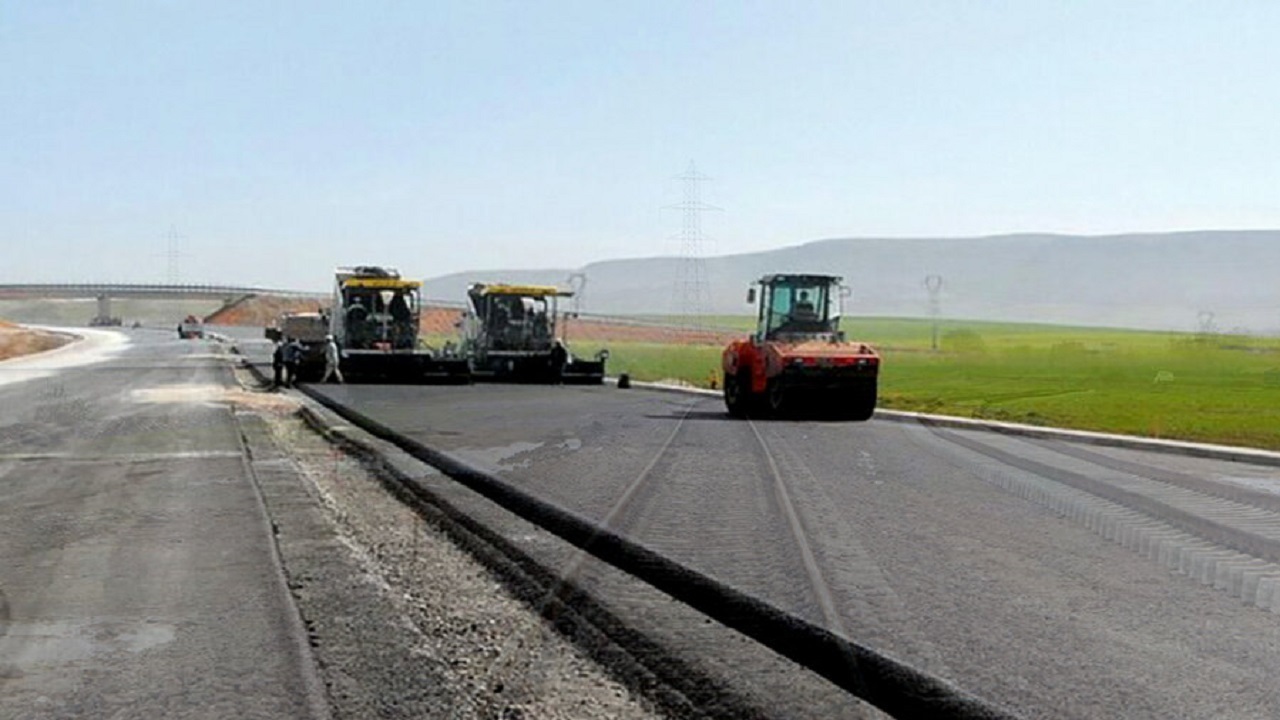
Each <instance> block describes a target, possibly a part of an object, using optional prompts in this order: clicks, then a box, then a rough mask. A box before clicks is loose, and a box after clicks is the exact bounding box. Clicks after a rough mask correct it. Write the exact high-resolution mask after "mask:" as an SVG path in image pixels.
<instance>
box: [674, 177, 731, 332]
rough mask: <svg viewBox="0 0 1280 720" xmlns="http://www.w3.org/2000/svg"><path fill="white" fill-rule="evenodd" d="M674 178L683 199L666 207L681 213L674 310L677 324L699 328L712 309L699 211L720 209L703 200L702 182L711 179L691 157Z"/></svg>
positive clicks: (700, 213) (700, 212)
mask: <svg viewBox="0 0 1280 720" xmlns="http://www.w3.org/2000/svg"><path fill="white" fill-rule="evenodd" d="M675 179H676V180H679V181H680V182H681V185H682V187H683V195H684V199H683V200H681V201H680V202H679V203H677V204H675V205H671V206H669V207H670V208H671V209H674V210H679V211H680V214H681V222H680V235H679V238H680V255H679V260H678V261H677V265H676V278H675V287H674V288H673V290H674V292H673V293H672V299H673V301H674V303H675V308H673V309H674V310H675V313H674V314H675V315H676V316H677V317H678V318H679V324H680V325H682V326H684V327H688V328H700V327H701V326H702V322H703V319H704V318H705V316H706V315H707V314H708V313H709V312H710V310H711V291H710V287H709V282H708V278H707V262H706V259H705V256H704V248H703V245H704V243H705V240H706V238H705V237H704V236H703V234H702V213H704V212H708V211H713V210H720V208H718V207H716V206H714V205H708V204H707V203H704V202H702V183H703V182H705V181H707V180H710V179H711V178H709V177H707V176H706V175H703V174H702V173H700V172H698V168H697V167H696V166H695V165H694V163H693V161H692V160H690V161H689V167H688V169H686V170H685V171H684V173H683V174H681V175H677V176H676V178H675Z"/></svg>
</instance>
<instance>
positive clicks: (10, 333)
mask: <svg viewBox="0 0 1280 720" xmlns="http://www.w3.org/2000/svg"><path fill="white" fill-rule="evenodd" d="M69 342H71V338H70V337H68V336H66V335H59V334H54V333H48V332H44V331H43V330H30V329H27V328H24V327H21V326H18V325H14V324H13V323H9V322H5V321H4V320H0V360H8V359H9V358H15V357H19V356H22V355H30V354H32V353H38V352H44V351H45V350H52V349H54V348H56V347H61V346H63V345H66V344H67V343H69Z"/></svg>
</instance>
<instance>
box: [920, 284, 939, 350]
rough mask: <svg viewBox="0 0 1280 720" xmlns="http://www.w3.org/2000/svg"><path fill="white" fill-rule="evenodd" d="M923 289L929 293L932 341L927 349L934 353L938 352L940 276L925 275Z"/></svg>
mask: <svg viewBox="0 0 1280 720" xmlns="http://www.w3.org/2000/svg"><path fill="white" fill-rule="evenodd" d="M924 289H925V290H927V291H928V292H929V318H930V320H932V325H933V328H932V333H931V338H932V340H931V341H930V343H929V347H931V348H932V349H933V351H934V352H938V315H939V314H941V312H942V301H941V297H940V296H941V294H942V276H941V275H925V276H924Z"/></svg>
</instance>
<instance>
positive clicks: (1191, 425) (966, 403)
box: [574, 317, 1280, 449]
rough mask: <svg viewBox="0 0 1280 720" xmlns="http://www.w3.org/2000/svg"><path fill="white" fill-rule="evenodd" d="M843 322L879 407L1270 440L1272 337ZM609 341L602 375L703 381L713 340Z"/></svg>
mask: <svg viewBox="0 0 1280 720" xmlns="http://www.w3.org/2000/svg"><path fill="white" fill-rule="evenodd" d="M708 324H711V323H710V322H708ZM715 324H717V325H721V326H728V325H736V326H738V327H743V328H747V327H750V326H751V320H750V319H747V318H737V319H734V318H717V319H716V323H715ZM842 326H843V327H844V328H845V329H846V331H847V332H848V333H849V335H850V336H851V337H856V338H858V339H861V340H866V341H868V342H870V343H872V344H874V345H876V346H877V347H878V348H879V349H880V351H881V353H882V355H883V356H884V365H883V369H882V371H881V382H880V389H881V402H880V404H881V406H882V407H888V408H897V409H904V410H919V411H925V412H933V413H942V414H948V415H960V416H964V417H977V418H988V419H996V420H1007V421H1011V422H1022V423H1031V424H1037V425H1054V426H1061V427H1072V428H1081V429H1089V430H1102V431H1108V432H1120V433H1128V434H1137V435H1146V436H1151V437H1162V438H1178V439H1186V440H1198V441H1205V442H1218V443H1227V444H1233V445H1246V446H1252V447H1264V448H1271V449H1280V339H1276V338H1254V337H1244V336H1228V335H1215V336H1209V337H1196V336H1194V335H1189V334H1177V333H1160V332H1141V331H1126V330H1106V329H1096V328H1072V327H1061V326H1052V325H1019V324H1004V323H980V322H961V321H944V322H942V323H941V324H940V328H939V330H940V333H939V335H940V349H939V351H938V352H933V351H932V350H931V347H930V335H931V327H930V323H929V322H928V321H926V320H902V319H890V318H857V317H847V318H845V319H844V322H843V323H842ZM595 349H596V347H594V346H592V347H588V346H585V345H584V346H581V347H578V346H575V348H574V350H575V352H577V353H579V354H583V355H585V354H588V353H590V352H594V351H595ZM609 349H610V352H611V353H612V358H611V360H610V363H609V371H610V374H616V373H619V372H627V373H630V374H631V376H632V377H633V378H635V379H637V380H662V379H680V380H685V381H688V382H691V383H693V384H696V385H699V386H702V387H706V386H707V385H708V378H709V376H711V375H712V374H713V373H714V372H715V371H716V369H717V368H718V367H719V358H720V350H721V349H720V348H719V347H712V346H670V345H654V344H639V343H634V344H632V343H628V344H618V343H614V344H610V345H609Z"/></svg>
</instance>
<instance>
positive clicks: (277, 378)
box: [271, 340, 284, 390]
mask: <svg viewBox="0 0 1280 720" xmlns="http://www.w3.org/2000/svg"><path fill="white" fill-rule="evenodd" d="M271 372H272V374H273V375H274V382H272V384H271V389H272V390H275V389H278V388H279V387H280V386H281V385H283V384H284V342H283V341H281V340H276V345H275V347H274V348H272V350H271Z"/></svg>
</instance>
